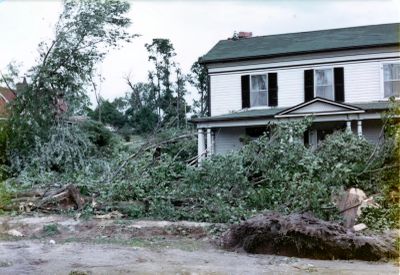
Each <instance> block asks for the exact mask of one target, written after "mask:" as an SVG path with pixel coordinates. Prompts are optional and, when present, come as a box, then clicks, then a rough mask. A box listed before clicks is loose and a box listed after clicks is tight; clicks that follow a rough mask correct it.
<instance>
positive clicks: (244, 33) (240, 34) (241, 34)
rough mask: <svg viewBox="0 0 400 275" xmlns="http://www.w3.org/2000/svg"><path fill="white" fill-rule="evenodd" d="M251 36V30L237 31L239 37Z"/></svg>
mask: <svg viewBox="0 0 400 275" xmlns="http://www.w3.org/2000/svg"><path fill="white" fill-rule="evenodd" d="M252 36H253V33H252V32H239V34H238V37H239V39H242V38H251V37H252Z"/></svg>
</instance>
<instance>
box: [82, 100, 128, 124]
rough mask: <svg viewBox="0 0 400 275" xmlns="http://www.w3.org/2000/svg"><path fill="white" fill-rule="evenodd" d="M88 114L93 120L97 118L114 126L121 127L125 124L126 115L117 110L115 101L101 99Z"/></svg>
mask: <svg viewBox="0 0 400 275" xmlns="http://www.w3.org/2000/svg"><path fill="white" fill-rule="evenodd" d="M89 116H90V117H91V118H92V119H93V120H98V121H100V122H102V123H104V124H108V125H111V126H114V127H116V128H122V127H123V126H124V125H125V124H126V117H125V115H124V114H123V112H121V111H120V110H118V106H117V103H116V102H109V101H108V100H102V101H101V103H100V105H99V106H97V107H96V109H95V110H94V111H93V112H90V113H89Z"/></svg>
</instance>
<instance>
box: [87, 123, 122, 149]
mask: <svg viewBox="0 0 400 275" xmlns="http://www.w3.org/2000/svg"><path fill="white" fill-rule="evenodd" d="M79 128H81V129H82V130H83V132H84V133H85V134H86V135H87V137H88V139H89V140H90V142H91V143H93V144H94V145H95V146H96V147H97V149H99V150H101V149H106V148H109V147H111V146H112V145H113V142H114V136H113V134H112V133H111V132H110V130H108V129H107V128H106V127H105V126H104V125H103V124H101V123H100V122H97V121H94V120H87V121H84V122H82V123H81V124H80V125H79ZM105 151H106V150H105Z"/></svg>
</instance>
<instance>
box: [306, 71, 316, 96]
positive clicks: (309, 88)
mask: <svg viewBox="0 0 400 275" xmlns="http://www.w3.org/2000/svg"><path fill="white" fill-rule="evenodd" d="M313 98H314V70H305V71H304V102H307V101H310V100H312V99H313Z"/></svg>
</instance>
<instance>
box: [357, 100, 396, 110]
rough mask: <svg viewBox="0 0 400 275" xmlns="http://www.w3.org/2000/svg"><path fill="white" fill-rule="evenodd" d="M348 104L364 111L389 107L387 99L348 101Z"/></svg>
mask: <svg viewBox="0 0 400 275" xmlns="http://www.w3.org/2000/svg"><path fill="white" fill-rule="evenodd" d="M350 104H351V105H353V106H356V107H358V108H361V109H363V110H366V111H378V110H386V109H388V108H389V102H388V101H375V102H363V103H350Z"/></svg>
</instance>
